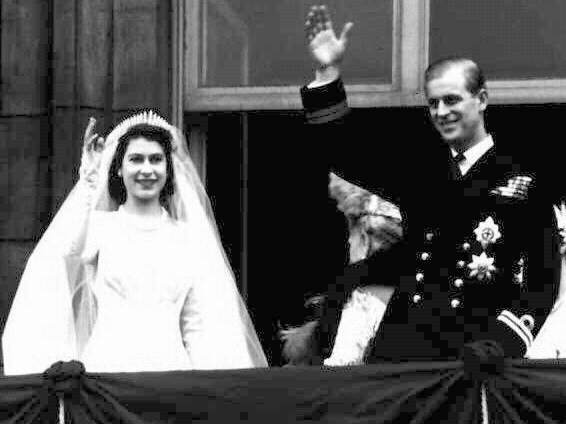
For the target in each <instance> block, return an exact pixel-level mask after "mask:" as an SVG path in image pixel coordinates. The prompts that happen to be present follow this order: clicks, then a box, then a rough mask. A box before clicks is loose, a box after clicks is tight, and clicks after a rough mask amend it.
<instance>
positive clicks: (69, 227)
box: [2, 112, 267, 375]
mask: <svg viewBox="0 0 566 424" xmlns="http://www.w3.org/2000/svg"><path fill="white" fill-rule="evenodd" d="M141 123H145V124H149V125H154V126H157V127H160V128H165V129H167V130H168V131H169V132H170V134H171V136H172V160H173V171H174V189H175V190H174V194H173V195H172V196H171V197H170V199H169V200H168V204H167V205H165V207H166V209H167V210H168V212H169V214H170V216H171V217H172V218H173V219H176V220H178V221H182V222H185V223H187V224H188V225H187V228H189V236H190V238H191V240H193V241H194V243H192V245H193V246H198V252H200V253H199V255H201V256H202V258H201V260H199V261H197V262H198V265H197V268H198V269H196V270H195V272H196V274H197V275H198V276H199V277H200V278H202V279H205V280H206V284H205V285H206V287H207V291H208V293H209V296H208V299H209V301H208V302H207V308H206V314H207V319H206V320H205V321H206V322H207V328H205V331H203V333H205V334H207V337H205V338H204V339H203V340H204V341H203V344H204V346H201V349H202V350H205V351H206V350H207V349H209V351H210V350H211V349H214V350H216V349H223V350H224V351H225V353H224V354H223V356H222V355H221V360H220V363H218V364H217V365H218V368H245V367H262V366H267V360H266V358H265V354H264V352H263V349H262V347H261V344H260V342H259V340H258V337H257V334H256V332H255V329H254V326H253V324H252V321H251V319H250V316H249V314H248V310H247V308H246V306H245V304H244V302H243V300H242V298H241V296H240V294H239V292H238V289H237V286H236V283H235V279H234V275H233V273H232V269H231V267H230V264H229V261H228V259H227V257H226V253H225V251H224V249H223V247H222V243H221V240H220V236H219V233H218V228H217V226H216V221H215V219H214V214H213V211H212V207H211V205H210V201H209V198H208V196H207V194H206V191H205V189H204V187H203V184H202V182H201V181H200V179H199V177H198V173H197V171H196V168H195V166H194V164H193V162H192V160H191V158H190V156H189V152H188V148H187V143H186V140H185V137H184V136H183V133H182V132H181V131H180V130H179V129H177V128H175V127H174V126H172V125H170V124H168V123H167V122H166V121H165V120H163V119H162V118H160V117H159V116H157V115H156V114H154V113H153V112H144V113H142V114H138V115H135V116H133V117H130V118H128V119H126V120H125V121H123V122H122V123H120V124H119V125H117V126H116V127H115V128H114V130H113V131H112V132H111V133H110V134H109V135H108V137H107V138H106V142H105V147H104V150H103V151H102V154H101V157H100V166H99V171H98V178H97V181H96V184H95V185H94V186H92V185H89V184H88V183H87V182H86V181H84V179H83V178H81V180H79V182H78V183H77V184H76V185H75V187H74V188H73V190H72V191H71V193H70V194H69V196H68V197H67V199H66V200H65V202H64V203H63V205H62V206H61V208H60V209H59V211H58V212H57V214H56V216H55V217H54V219H53V221H52V222H51V224H50V226H49V228H48V229H47V230H46V232H45V233H44V235H43V237H42V238H41V240H40V241H39V242H38V244H37V246H36V247H35V249H34V251H33V253H32V254H31V256H30V258H29V259H28V262H27V265H26V268H25V270H24V273H23V275H22V277H21V280H20V284H19V287H18V291H17V293H16V296H15V298H14V301H13V303H12V307H11V310H10V314H9V317H8V321H7V323H6V326H5V329H4V334H3V336H2V348H3V357H4V372H5V374H6V375H13V374H31V373H40V372H43V371H44V370H45V369H47V368H48V367H49V366H51V365H52V364H53V363H54V362H57V361H60V360H71V359H80V353H81V351H82V349H83V347H84V346H85V344H86V342H87V341H88V337H89V336H90V333H91V330H92V325H93V324H94V322H95V320H96V302H95V301H94V297H93V295H92V291H91V287H92V282H93V279H94V278H95V274H96V260H95V258H90V257H89V255H91V252H88V251H83V252H82V253H81V255H80V256H73V255H69V252H70V251H71V250H72V249H71V247H72V246H73V245H74V243H75V240H76V235H77V234H78V233H80V231H81V229H82V228H86V227H87V225H86V223H88V220H89V216H90V214H91V212H92V211H114V210H117V208H118V205H117V204H116V202H115V201H114V200H113V199H112V198H111V196H110V193H109V191H108V174H109V169H110V165H111V162H112V158H113V156H114V153H115V151H116V147H117V145H118V141H119V139H120V138H121V137H122V136H123V135H124V134H125V133H126V132H127V131H128V130H129V129H130V128H131V127H132V126H134V125H137V124H141ZM83 154H84V153H83ZM194 252H197V249H194V251H193V252H188V253H187V254H192V253H194ZM191 262H193V261H191ZM191 266H194V265H191ZM216 360H217V361H218V355H217V356H216ZM213 365H214V364H211V366H209V367H208V368H214V366H213Z"/></svg>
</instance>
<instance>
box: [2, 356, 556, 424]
mask: <svg viewBox="0 0 566 424" xmlns="http://www.w3.org/2000/svg"><path fill="white" fill-rule="evenodd" d="M471 350H474V349H471ZM471 350H470V351H471ZM472 357H474V358H475V360H472V361H471V362H470V358H472ZM495 357H496V358H497V357H500V356H497V355H495ZM477 362H478V356H477V355H466V356H465V357H464V360H462V361H451V362H428V363H427V362H411V363H401V364H381V365H367V366H357V367H338V368H320V367H288V368H272V369H252V370H233V371H174V372H153V373H130V374H128V373H116V374H114V373H113V374H88V373H84V368H82V364H80V363H77V362H70V363H57V364H55V365H54V366H53V367H51V368H50V369H49V370H47V371H46V372H45V373H44V374H43V375H39V376H38V375H29V376H21V377H5V378H2V379H0V423H16V422H17V423H25V424H27V423H55V422H57V419H58V405H59V402H58V397H62V398H63V399H64V403H65V409H66V412H67V419H68V420H70V422H73V423H118V422H119V423H127V424H130V423H131V424H141V423H187V422H193V421H194V422H207V423H219V424H220V423H221V424H226V423H234V422H246V423H270V424H275V423H296V422H303V421H308V422H325V423H369V422H371V423H386V422H387V423H399V424H405V423H413V424H417V423H439V422H450V423H457V424H467V423H479V422H481V418H482V409H481V386H482V384H483V383H485V387H486V394H487V402H488V410H489V418H490V423H535V422H536V423H562V422H565V421H566V408H564V407H563V406H562V405H563V404H564V403H565V402H566V391H565V390H564V387H566V373H563V371H565V370H566V361H563V360H536V361H535V360H523V359H513V360H511V359H504V360H503V366H502V367H501V369H498V368H497V367H495V368H494V367H492V366H491V365H493V363H494V361H493V360H491V361H490V360H486V357H481V355H480V359H479V362H481V363H482V364H491V365H488V370H494V369H497V372H484V373H476V372H474V371H471V372H470V370H473V369H474V367H475V365H474V364H477ZM495 362H498V361H495Z"/></svg>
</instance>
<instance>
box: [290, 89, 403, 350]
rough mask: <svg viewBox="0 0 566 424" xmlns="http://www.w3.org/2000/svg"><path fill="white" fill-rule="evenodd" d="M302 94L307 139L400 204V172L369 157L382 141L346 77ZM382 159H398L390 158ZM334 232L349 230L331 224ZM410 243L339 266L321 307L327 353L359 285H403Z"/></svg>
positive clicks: (339, 168) (358, 180) (335, 166)
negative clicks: (368, 127) (362, 116)
mask: <svg viewBox="0 0 566 424" xmlns="http://www.w3.org/2000/svg"><path fill="white" fill-rule="evenodd" d="M301 98H302V101H303V106H304V113H305V120H306V129H305V133H306V136H307V137H306V139H307V140H306V142H308V143H315V144H316V145H318V146H320V149H324V150H325V154H326V156H327V157H328V158H329V161H330V164H329V165H330V169H331V170H332V171H333V172H334V173H336V174H337V175H339V176H340V177H342V178H344V179H346V180H347V181H349V182H351V183H353V184H355V185H357V186H359V187H361V188H364V189H366V190H368V191H370V192H372V193H374V194H377V195H379V196H380V197H382V198H384V199H387V200H389V201H391V202H392V203H394V204H396V205H398V206H399V197H400V196H399V195H398V193H397V192H396V190H395V185H394V182H395V181H396V179H395V176H394V175H392V174H391V172H390V171H391V168H388V167H384V166H378V165H377V164H376V163H375V159H373V158H368V151H370V150H371V148H370V146H369V145H368V144H367V143H369V142H371V143H377V142H379V141H378V140H371V139H369V138H368V136H367V134H364V131H363V130H362V129H361V128H362V126H360V125H358V123H359V122H357V121H356V117H355V116H354V115H355V113H354V112H352V111H351V109H350V108H349V107H348V102H347V98H346V92H345V89H344V84H343V82H342V80H341V79H337V80H335V81H333V82H331V83H329V84H327V85H324V86H321V87H316V88H312V89H309V88H307V87H306V86H305V87H302V89H301ZM383 153H384V154H386V152H383ZM381 162H382V163H392V162H391V161H387V160H385V159H383V160H382V161H381ZM345 225H346V223H345V221H344V227H345ZM328 231H343V229H340V228H332V229H330V228H329V229H328ZM407 248H408V247H407V244H406V242H404V241H401V242H399V243H397V244H396V245H394V246H393V247H392V248H390V249H389V250H387V251H381V252H377V253H375V254H373V255H372V256H371V257H370V258H368V259H366V260H364V261H361V262H358V263H356V264H353V265H349V266H346V267H344V268H343V269H342V271H338V274H337V275H336V278H335V280H334V282H333V283H331V284H329V287H328V291H327V295H326V301H325V303H324V307H323V308H321V312H320V317H319V318H320V325H319V326H318V327H317V330H316V332H317V336H316V339H317V344H318V349H319V351H320V352H321V357H326V356H329V355H330V352H331V348H332V345H333V340H334V337H335V334H336V330H337V326H338V323H339V319H340V313H341V311H342V307H343V305H344V304H345V302H346V301H347V299H348V297H349V295H350V293H351V292H352V291H353V290H354V289H355V287H357V286H363V285H373V284H379V285H386V286H394V287H398V286H399V283H400V275H401V273H402V269H403V260H404V259H405V258H406V257H407V256H406V255H407ZM344 253H345V254H346V249H344Z"/></svg>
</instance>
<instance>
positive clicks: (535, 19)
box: [430, 0, 566, 79]
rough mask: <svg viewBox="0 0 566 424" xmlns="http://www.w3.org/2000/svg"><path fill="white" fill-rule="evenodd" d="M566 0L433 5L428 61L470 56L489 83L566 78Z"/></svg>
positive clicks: (458, 0) (438, 1)
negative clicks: (565, 41) (489, 79)
mask: <svg viewBox="0 0 566 424" xmlns="http://www.w3.org/2000/svg"><path fill="white" fill-rule="evenodd" d="M565 17H566V2H565V1H564V0H544V1H532V0H498V1H494V0H474V1H469V0H450V1H446V0H431V26H430V59H431V61H433V60H436V59H439V58H441V57H445V56H454V55H457V56H468V57H470V58H472V59H474V60H476V61H477V62H478V63H479V65H480V66H481V67H482V69H483V70H484V72H485V73H486V75H487V76H488V78H491V79H527V78H528V79H533V78H565V77H566V44H565V43H564V42H563V41H564V40H566V25H564V18H565Z"/></svg>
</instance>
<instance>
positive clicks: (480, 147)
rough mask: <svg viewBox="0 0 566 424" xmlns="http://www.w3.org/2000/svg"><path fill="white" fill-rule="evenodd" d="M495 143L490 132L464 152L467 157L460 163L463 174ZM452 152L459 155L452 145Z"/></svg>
mask: <svg viewBox="0 0 566 424" xmlns="http://www.w3.org/2000/svg"><path fill="white" fill-rule="evenodd" d="M494 145H495V143H494V141H493V137H492V136H491V134H488V136H487V137H485V138H484V139H483V140H482V141H480V142H479V143H477V144H476V145H474V146H473V147H470V148H469V149H468V150H466V151H465V152H464V153H463V154H464V157H465V158H466V159H465V160H463V161H461V162H460V163H459V164H458V166H459V167H460V172H461V173H462V175H466V173H467V172H468V171H469V170H470V168H471V167H472V166H474V164H475V163H476V162H477V161H478V160H479V159H480V158H481V157H482V156H483V155H484V154H485V153H486V152H487V151H488V150H489V149H491V148H492V147H493V146H494ZM450 153H451V154H452V157H456V156H457V155H458V152H457V151H456V150H454V149H453V148H452V147H451V148H450Z"/></svg>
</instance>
